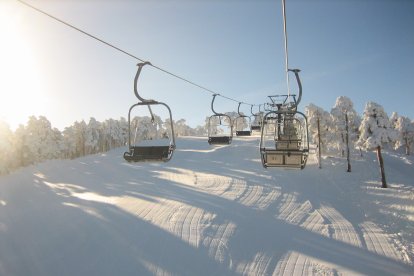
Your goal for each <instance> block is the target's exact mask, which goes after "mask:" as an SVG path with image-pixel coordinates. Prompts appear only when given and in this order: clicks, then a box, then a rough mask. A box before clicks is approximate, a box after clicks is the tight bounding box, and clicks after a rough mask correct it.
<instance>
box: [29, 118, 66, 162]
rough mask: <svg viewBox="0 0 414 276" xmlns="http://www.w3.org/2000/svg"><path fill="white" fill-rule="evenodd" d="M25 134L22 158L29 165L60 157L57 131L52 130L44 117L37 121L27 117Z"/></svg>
mask: <svg viewBox="0 0 414 276" xmlns="http://www.w3.org/2000/svg"><path fill="white" fill-rule="evenodd" d="M25 133H26V137H25V140H24V144H25V146H26V150H25V152H24V154H25V157H24V158H25V159H26V161H27V162H28V163H29V164H31V163H36V162H40V161H43V160H47V159H53V158H58V157H59V156H60V152H61V146H60V141H59V139H60V140H61V137H60V134H59V131H58V130H57V129H52V126H51V124H50V122H49V121H48V120H47V119H46V117H44V116H40V117H39V119H37V118H36V117H35V116H31V117H29V121H28V123H27V127H26V128H25Z"/></svg>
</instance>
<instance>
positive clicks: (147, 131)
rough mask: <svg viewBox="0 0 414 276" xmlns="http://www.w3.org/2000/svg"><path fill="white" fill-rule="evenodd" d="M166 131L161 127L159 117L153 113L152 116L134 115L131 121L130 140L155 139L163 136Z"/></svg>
mask: <svg viewBox="0 0 414 276" xmlns="http://www.w3.org/2000/svg"><path fill="white" fill-rule="evenodd" d="M166 132H167V131H166V130H165V129H164V128H163V122H162V120H161V118H160V117H159V116H157V115H154V118H151V117H149V116H144V117H134V119H133V120H132V122H131V142H132V143H138V142H139V141H143V140H155V139H159V138H162V137H163V136H164V137H165V133H166Z"/></svg>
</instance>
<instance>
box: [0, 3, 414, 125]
mask: <svg viewBox="0 0 414 276" xmlns="http://www.w3.org/2000/svg"><path fill="white" fill-rule="evenodd" d="M27 2H28V3H30V4H32V5H34V6H36V7H37V8H39V9H42V10H43V11H45V12H47V13H49V14H52V15H53V16H55V17H57V18H59V19H61V20H63V21H65V22H68V23H70V24H72V25H74V26H76V27H77V28H79V29H82V30H83V31H86V32H88V33H90V34H92V35H94V36H96V37H98V38H100V39H102V40H104V41H106V42H108V43H110V44H113V45H115V46H116V47H118V48H120V49H122V50H124V51H126V52H128V53H130V54H132V55H134V56H136V57H138V58H140V59H142V60H147V61H150V62H151V63H152V64H153V65H155V66H157V67H160V68H162V69H164V70H166V71H168V72H171V73H173V74H175V75H178V76H180V77H183V78H185V79H187V80H190V81H191V82H194V83H196V84H198V85H200V86H203V87H205V88H207V89H209V90H211V91H214V92H216V93H219V94H221V95H223V96H226V97H229V98H232V99H235V100H236V101H231V100H228V99H226V98H223V97H219V98H217V100H216V102H215V109H216V110H217V111H218V112H231V111H237V106H238V103H237V102H238V101H240V102H244V103H248V104H255V105H256V104H262V103H264V102H266V101H267V96H268V95H275V94H286V93H287V84H286V75H285V52H284V40H283V19H282V4H281V0H274V1H271V0H259V1H253V0H251V1H250V0H240V1H236V0H228V1H203V0H194V1H190V0H156V1H149V0H146V1H144V0H143V1H126V0H125V1H115V0H106V1H97V0H87V1H80V0H79V1H77V0H71V1H51V0H38V1H33V0H27ZM286 13H287V32H288V53H289V55H288V57H289V67H290V68H299V69H301V74H300V76H301V80H302V84H303V99H302V102H301V103H300V105H299V110H300V111H303V110H304V108H305V106H306V105H308V104H309V103H313V104H316V105H318V106H321V107H322V108H324V109H325V110H327V111H330V109H331V108H332V107H333V105H334V104H335V100H336V98H337V97H339V96H347V97H349V98H350V99H351V100H352V101H353V102H354V105H355V109H356V111H357V112H359V113H360V114H362V112H363V109H364V106H365V104H366V102H368V101H374V102H377V103H378V104H380V105H382V106H383V107H384V109H385V111H386V112H387V113H388V114H389V115H391V113H392V112H394V111H396V112H398V114H399V115H404V116H408V117H409V118H411V119H414V108H413V107H412V106H413V103H414V91H413V88H412V84H411V81H412V79H413V77H414V74H413V71H412V68H411V65H412V64H413V63H414V54H413V49H414V32H412V28H413V27H414V17H413V16H412V14H414V1H409V0H360V1H357V0H349V1H348V0H331V1H328V0H309V1H305V0H286ZM0 39H1V44H0V60H1V62H0V119H1V120H4V121H6V122H8V124H9V125H10V127H11V128H12V129H15V128H16V127H17V126H18V125H19V124H25V123H26V122H27V120H28V117H29V116H30V115H35V116H45V117H46V118H47V119H48V120H49V121H50V122H51V123H52V126H53V127H57V128H58V129H60V130H63V129H64V128H65V127H67V126H70V125H72V124H73V123H74V122H75V121H80V120H85V121H86V122H88V121H89V118H91V117H94V118H95V119H97V120H98V121H104V120H106V119H109V118H113V119H119V118H120V117H125V118H126V117H127V116H128V110H129V108H130V106H131V105H132V104H134V103H136V102H137V101H138V100H137V99H136V98H135V96H134V93H133V81H134V76H135V73H136V69H137V67H136V64H137V63H138V60H136V59H134V58H132V57H130V56H128V55H126V54H124V53H121V52H120V51H117V50H115V49H113V48H111V47H108V46H107V45H105V44H103V43H101V42H98V41H97V40H94V39H92V38H90V37H88V36H86V35H84V34H82V33H81V32H79V31H76V30H74V29H72V28H69V27H67V26H65V25H63V24H62V23H59V22H57V21H55V20H53V19H51V18H50V17H47V16H45V15H43V14H41V13H39V12H37V11H35V10H33V9H30V8H28V7H27V6H25V5H23V4H21V3H19V2H18V1H15V0H0ZM290 80H291V82H290V87H291V90H292V91H293V92H294V90H295V89H296V83H295V82H294V77H293V76H291V78H290ZM139 90H140V92H141V95H142V96H143V97H144V98H149V99H155V100H158V101H161V102H165V103H166V104H168V105H169V106H170V108H171V110H172V113H173V119H174V120H179V119H182V118H183V119H185V120H186V122H187V124H189V125H190V126H192V127H195V126H196V125H202V124H204V120H205V118H206V116H209V115H211V114H212V112H211V109H210V104H211V100H212V93H211V92H209V91H206V90H203V89H200V88H199V87H196V86H194V85H191V84H189V83H187V82H184V81H182V80H180V79H178V78H175V77H173V76H171V75H169V74H166V73H165V72H163V71H160V70H158V69H156V68H154V67H148V66H146V67H144V69H143V72H142V74H141V76H140V79H139ZM293 92H292V93H293ZM254 111H258V110H257V107H255V108H254ZM145 112H146V110H145V109H142V110H141V109H139V110H137V112H136V115H146V114H145ZM159 112H160V114H161V115H162V114H165V111H163V110H161V109H160V110H159ZM241 112H244V113H249V112H250V106H249V105H245V104H243V105H242V106H241ZM162 116H163V115H162Z"/></svg>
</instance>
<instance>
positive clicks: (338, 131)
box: [331, 96, 358, 172]
mask: <svg viewBox="0 0 414 276" xmlns="http://www.w3.org/2000/svg"><path fill="white" fill-rule="evenodd" d="M331 115H332V120H333V124H332V125H333V129H334V130H335V131H334V133H335V135H337V138H336V140H335V142H336V145H337V147H338V149H339V150H340V151H341V153H342V156H344V153H346V159H347V172H351V162H350V156H349V155H350V146H351V145H350V144H351V143H352V137H353V136H354V135H352V132H353V130H354V129H355V124H357V123H358V120H357V118H358V116H357V113H356V111H355V110H354V105H353V103H352V101H351V99H349V98H348V97H345V96H340V97H338V98H337V99H336V102H335V105H334V107H333V108H332V110H331Z"/></svg>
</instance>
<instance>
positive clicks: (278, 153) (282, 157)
mask: <svg viewBox="0 0 414 276" xmlns="http://www.w3.org/2000/svg"><path fill="white" fill-rule="evenodd" d="M278 115H281V116H282V117H283V116H286V115H289V116H295V121H296V122H297V123H296V126H295V134H294V135H292V134H291V135H286V134H283V133H280V131H281V130H280V125H279V122H278V121H277V120H274V119H272V120H269V119H268V117H271V118H274V117H277V116H278ZM298 116H301V117H302V120H299V119H297V118H296V117H298ZM279 117H280V116H279ZM264 120H266V121H267V126H266V128H269V127H270V125H271V124H273V126H272V127H273V129H274V133H271V135H266V130H265V128H262V132H261V137H260V146H259V147H260V155H261V160H262V165H263V167H265V168H267V167H283V168H300V169H303V168H305V165H306V161H307V157H308V154H309V139H308V131H307V129H308V126H307V118H306V116H305V114H303V113H301V112H299V111H294V112H291V113H288V112H285V111H284V112H280V111H271V112H268V113H266V114H265V115H264ZM296 133H297V134H296Z"/></svg>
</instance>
